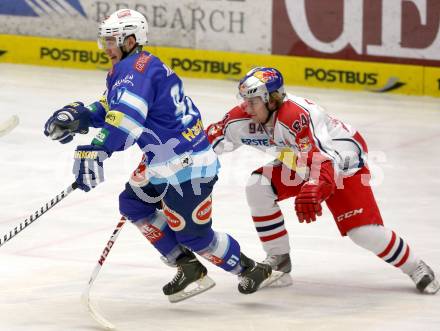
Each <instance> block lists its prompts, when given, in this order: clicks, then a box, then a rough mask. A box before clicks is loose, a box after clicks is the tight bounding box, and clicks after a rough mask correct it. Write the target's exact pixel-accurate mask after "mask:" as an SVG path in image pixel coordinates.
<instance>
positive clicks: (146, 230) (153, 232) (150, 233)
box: [141, 224, 165, 244]
mask: <svg viewBox="0 0 440 331" xmlns="http://www.w3.org/2000/svg"><path fill="white" fill-rule="evenodd" d="M141 231H142V234H143V235H144V236H145V238H147V239H148V241H149V242H150V243H152V244H154V243H155V242H156V241H158V240H160V239H162V238H163V236H164V235H165V234H164V233H163V232H162V231H160V229H158V228H156V227H155V226H154V225H150V224H146V225H144V226H143V227H142V230H141Z"/></svg>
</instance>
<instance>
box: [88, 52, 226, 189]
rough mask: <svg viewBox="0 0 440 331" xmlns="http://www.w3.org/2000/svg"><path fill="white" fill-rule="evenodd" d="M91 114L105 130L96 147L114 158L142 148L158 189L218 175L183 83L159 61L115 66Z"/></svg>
mask: <svg viewBox="0 0 440 331" xmlns="http://www.w3.org/2000/svg"><path fill="white" fill-rule="evenodd" d="M89 108H90V109H91V111H92V116H91V121H92V125H93V126H95V127H102V130H101V132H100V133H99V134H98V135H97V136H96V137H95V139H94V140H93V142H92V143H93V144H96V145H100V146H103V147H104V148H105V149H106V150H107V151H108V152H109V153H113V152H115V151H120V150H124V149H126V148H128V147H129V146H131V145H133V144H134V143H137V144H138V145H139V147H140V148H141V149H142V151H143V152H144V153H145V155H146V163H147V175H148V177H149V179H150V181H151V182H152V183H153V184H160V183H166V182H169V183H171V184H178V183H182V182H185V181H188V180H191V179H192V178H200V177H212V176H215V175H216V174H217V172H218V168H219V162H218V159H217V156H216V154H215V153H214V151H213V150H212V148H211V146H210V144H209V141H208V139H207V138H206V135H205V132H204V130H203V124H202V120H201V116H200V112H199V110H198V109H197V107H196V106H195V105H194V104H193V102H192V100H191V99H190V98H189V97H188V96H186V95H185V93H184V91H183V85H182V81H181V80H180V78H179V77H178V76H177V75H176V74H175V73H174V71H172V70H171V69H170V68H168V67H167V66H166V65H165V64H164V63H163V62H162V61H161V60H160V59H159V58H157V57H155V56H154V55H152V54H150V53H148V52H145V51H142V52H138V53H136V54H133V55H130V56H129V57H127V58H125V59H124V60H122V61H121V62H119V63H117V64H116V65H115V66H113V69H112V70H111V71H110V72H109V74H108V76H107V92H106V95H105V96H104V98H103V99H102V100H101V101H100V102H95V103H94V104H92V105H90V106H89Z"/></svg>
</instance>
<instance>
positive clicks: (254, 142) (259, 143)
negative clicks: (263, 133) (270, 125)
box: [241, 138, 270, 146]
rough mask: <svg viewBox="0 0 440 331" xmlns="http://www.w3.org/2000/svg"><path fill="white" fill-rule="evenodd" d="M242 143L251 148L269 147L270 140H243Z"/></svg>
mask: <svg viewBox="0 0 440 331" xmlns="http://www.w3.org/2000/svg"><path fill="white" fill-rule="evenodd" d="M241 142H242V143H243V144H245V145H249V146H269V145H270V144H269V139H267V138H260V139H258V138H241Z"/></svg>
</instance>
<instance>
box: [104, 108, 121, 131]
mask: <svg viewBox="0 0 440 331" xmlns="http://www.w3.org/2000/svg"><path fill="white" fill-rule="evenodd" d="M123 119H124V114H123V113H121V112H120V111H116V110H110V111H109V112H108V113H107V115H105V122H106V123H108V124H110V125H113V126H115V127H119V126H120V125H121V123H122V120H123Z"/></svg>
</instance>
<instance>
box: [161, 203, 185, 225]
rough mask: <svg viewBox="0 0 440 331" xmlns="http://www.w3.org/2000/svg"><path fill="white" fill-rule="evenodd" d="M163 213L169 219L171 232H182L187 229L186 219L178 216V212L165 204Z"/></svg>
mask: <svg viewBox="0 0 440 331" xmlns="http://www.w3.org/2000/svg"><path fill="white" fill-rule="evenodd" d="M163 212H164V214H165V216H166V217H167V223H168V225H169V227H170V228H171V230H173V231H180V230H183V228H184V227H185V225H186V223H185V219H184V218H183V217H182V216H181V215H180V214H178V213H177V212H176V211H174V210H172V209H171V208H169V207H168V206H167V205H166V204H165V203H163Z"/></svg>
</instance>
